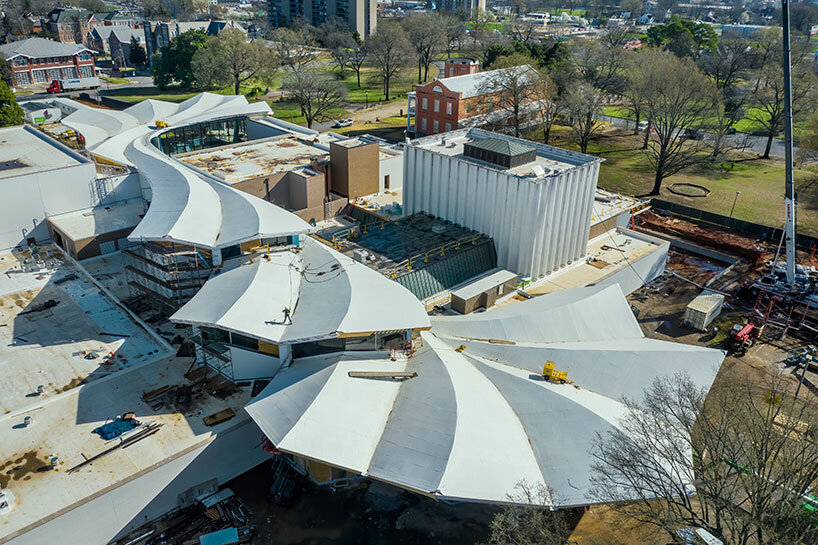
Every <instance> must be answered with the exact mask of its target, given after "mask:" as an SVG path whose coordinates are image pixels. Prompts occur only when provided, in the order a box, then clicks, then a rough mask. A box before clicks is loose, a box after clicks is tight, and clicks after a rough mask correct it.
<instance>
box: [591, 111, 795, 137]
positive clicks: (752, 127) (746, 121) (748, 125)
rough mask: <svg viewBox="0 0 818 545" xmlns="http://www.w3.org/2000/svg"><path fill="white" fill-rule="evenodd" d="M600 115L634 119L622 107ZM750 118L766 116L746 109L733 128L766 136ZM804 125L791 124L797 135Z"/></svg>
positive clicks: (764, 130) (630, 113)
mask: <svg viewBox="0 0 818 545" xmlns="http://www.w3.org/2000/svg"><path fill="white" fill-rule="evenodd" d="M602 115H609V116H611V117H621V118H623V119H630V120H633V119H635V116H634V115H633V112H631V111H630V110H628V109H627V108H625V107H624V106H605V107H604V108H602ZM751 116H752V117H753V118H756V117H760V118H764V117H766V115H765V114H764V113H763V112H762V111H761V110H759V109H758V108H748V109H747V111H746V112H745V116H744V118H743V119H740V120H739V121H738V122H737V123H736V124H735V125H734V128H735V129H736V130H737V131H738V132H743V133H746V134H752V135H756V136H766V135H767V129H766V128H765V127H764V125H763V124H761V123H759V122H758V121H756V120H755V119H750V117H751ZM806 123H807V122H806V120H803V119H798V120H796V121H795V123H794V124H793V129H794V131H795V133H796V134H798V132H799V131H800V130H803V128H804V127H805V126H806Z"/></svg>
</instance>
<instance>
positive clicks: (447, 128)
mask: <svg viewBox="0 0 818 545" xmlns="http://www.w3.org/2000/svg"><path fill="white" fill-rule="evenodd" d="M450 130H452V124H451V123H446V132H449V131H450Z"/></svg>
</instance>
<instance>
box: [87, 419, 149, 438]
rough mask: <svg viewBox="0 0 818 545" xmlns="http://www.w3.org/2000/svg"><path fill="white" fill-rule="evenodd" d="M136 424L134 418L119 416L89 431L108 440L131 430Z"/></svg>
mask: <svg viewBox="0 0 818 545" xmlns="http://www.w3.org/2000/svg"><path fill="white" fill-rule="evenodd" d="M138 425H139V423H138V422H137V421H136V420H134V419H131V420H122V419H121V418H117V419H116V420H112V421H111V422H108V423H107V424H104V425H102V426H100V427H98V428H94V429H93V430H92V431H91V433H96V434H97V435H99V436H100V437H101V438H103V439H105V440H106V441H110V440H111V439H115V438H117V437H119V436H120V435H122V434H123V433H125V432H126V431H131V430H132V429H134V428H135V427H137V426H138Z"/></svg>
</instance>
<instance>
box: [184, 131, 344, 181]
mask: <svg viewBox="0 0 818 545" xmlns="http://www.w3.org/2000/svg"><path fill="white" fill-rule="evenodd" d="M176 158H177V159H179V160H180V161H182V162H184V163H186V164H188V165H190V166H192V167H196V168H198V169H200V170H204V171H205V172H208V173H210V174H212V175H213V176H216V177H217V178H219V179H221V180H224V181H225V182H227V183H228V184H234V183H237V182H240V181H242V180H246V179H248V178H255V177H258V176H265V175H268V174H276V173H279V172H288V171H290V170H294V169H296V168H299V167H305V166H309V165H310V163H312V162H313V161H315V160H329V152H328V151H327V150H325V149H321V148H317V147H315V146H311V145H309V144H305V143H303V142H301V141H300V140H298V139H296V138H292V137H284V138H282V137H273V138H269V139H265V140H254V141H251V142H248V143H244V144H237V145H234V146H225V147H221V148H219V149H217V150H207V151H201V152H194V153H188V154H183V155H177V156H176Z"/></svg>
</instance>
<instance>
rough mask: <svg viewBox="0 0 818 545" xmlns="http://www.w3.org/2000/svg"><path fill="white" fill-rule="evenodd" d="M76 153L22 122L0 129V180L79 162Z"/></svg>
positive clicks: (80, 162)
mask: <svg viewBox="0 0 818 545" xmlns="http://www.w3.org/2000/svg"><path fill="white" fill-rule="evenodd" d="M83 162H87V161H83V160H81V159H80V158H79V156H78V155H75V154H73V153H67V152H66V151H65V150H63V149H62V147H61V146H59V145H57V144H56V142H54V143H52V142H49V140H48V139H47V137H45V136H40V135H38V134H37V133H36V132H35V129H31V128H29V127H27V126H25V125H21V126H18V127H5V128H2V129H0V180H3V179H6V178H15V177H17V176H25V175H28V174H36V173H39V172H46V171H49V170H57V169H61V168H66V167H71V166H74V165H79V164H82V163H83Z"/></svg>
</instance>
